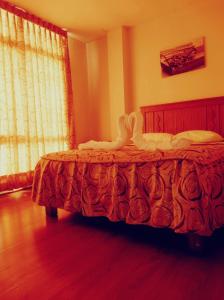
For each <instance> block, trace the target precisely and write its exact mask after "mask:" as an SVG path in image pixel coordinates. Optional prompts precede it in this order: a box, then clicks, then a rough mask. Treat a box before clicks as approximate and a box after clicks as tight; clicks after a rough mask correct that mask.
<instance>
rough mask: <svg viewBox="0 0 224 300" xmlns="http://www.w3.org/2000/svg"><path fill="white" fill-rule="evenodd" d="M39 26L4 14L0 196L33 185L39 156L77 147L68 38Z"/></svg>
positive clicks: (0, 12)
mask: <svg viewBox="0 0 224 300" xmlns="http://www.w3.org/2000/svg"><path fill="white" fill-rule="evenodd" d="M0 4H1V3H0ZM10 8H11V6H10ZM18 11H19V10H18ZM19 12H20V11H19ZM22 13H23V14H24V12H22ZM27 15H28V14H27ZM28 16H30V15H28ZM36 20H37V18H36V19H35V18H34V21H35V22H32V21H31V20H30V18H26V19H25V18H24V17H23V16H20V14H15V13H14V12H10V11H9V10H5V9H2V8H0V192H1V191H4V190H11V189H14V188H19V187H24V186H28V185H30V184H32V175H33V170H34V168H35V165H36V163H37V161H38V159H39V158H40V156H42V155H43V154H45V153H48V152H55V151H62V150H66V149H68V148H71V147H73V146H74V134H73V128H72V124H73V120H72V91H71V76H70V75H71V74H70V68H69V59H68V46H67V35H66V34H64V33H63V34H61V33H60V32H59V33H58V32H56V31H55V30H51V29H49V28H47V27H46V26H40V25H39V24H37V23H38V22H36ZM48 27H49V26H48Z"/></svg>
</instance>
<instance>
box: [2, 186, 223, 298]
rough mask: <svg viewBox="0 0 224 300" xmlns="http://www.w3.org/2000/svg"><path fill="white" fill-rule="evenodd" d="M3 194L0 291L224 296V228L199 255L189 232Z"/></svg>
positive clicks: (9, 294)
mask: <svg viewBox="0 0 224 300" xmlns="http://www.w3.org/2000/svg"><path fill="white" fill-rule="evenodd" d="M30 196H31V191H30V190H25V191H19V192H16V193H11V194H7V195H1V196H0V299H4V300H8V299H9V300H13V299H15V300H20V299H21V300H23V299H34V300H35V299H41V300H44V299H62V300H63V299H66V300H67V299H78V300H87V299H88V300H89V299H96V300H101V299H102V300H103V299H108V300H110V299H111V300H112V299H114V300H115V299H116V300H126V299H127V300H129V299H130V300H135V299H136V300H137V299H138V300H141V299H144V300H145V299H150V300H160V299H161V300H162V299H163V300H164V299H173V300H179V299H180V300H194V299H197V300H199V299H203V300H207V299H208V300H211V299H214V300H216V299H220V300H221V299H224V284H223V278H224V256H223V251H224V241H223V235H224V230H218V231H217V232H216V233H215V234H214V235H213V237H211V238H210V239H209V241H208V245H207V251H205V253H203V254H200V255H197V256H196V255H193V254H192V253H191V252H190V251H189V250H188V248H187V243H186V240H185V237H184V236H182V235H176V234H173V233H171V232H170V231H167V230H164V229H163V230H162V229H152V228H148V227H146V226H135V225H126V224H124V223H112V222H110V221H108V220H107V219H105V218H86V217H82V216H79V215H75V214H71V213H69V212H66V211H63V210H59V213H58V219H49V218H46V216H45V210H44V208H43V207H40V206H38V205H36V204H35V203H33V202H32V201H31V198H30Z"/></svg>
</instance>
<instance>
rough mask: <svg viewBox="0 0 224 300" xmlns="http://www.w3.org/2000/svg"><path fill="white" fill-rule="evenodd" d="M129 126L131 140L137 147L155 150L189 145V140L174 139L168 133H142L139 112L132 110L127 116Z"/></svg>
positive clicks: (141, 119) (141, 121) (141, 118)
mask: <svg viewBox="0 0 224 300" xmlns="http://www.w3.org/2000/svg"><path fill="white" fill-rule="evenodd" d="M128 120H129V126H130V127H132V128H133V136H132V138H131V140H132V141H133V143H134V144H135V146H136V147H137V148H138V149H141V150H148V151H155V150H157V149H158V150H162V151H165V150H171V149H180V148H184V147H186V146H189V145H190V143H191V142H190V141H189V140H186V139H176V138H175V136H174V135H173V134H170V133H163V132H159V133H154V132H152V133H142V128H143V117H142V114H141V113H140V112H132V113H131V114H130V115H129V116H128Z"/></svg>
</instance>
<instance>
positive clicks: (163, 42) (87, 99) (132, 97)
mask: <svg viewBox="0 0 224 300" xmlns="http://www.w3.org/2000/svg"><path fill="white" fill-rule="evenodd" d="M223 11H224V2H223V1H221V0H214V1H213V0H205V1H194V2H189V6H188V9H185V10H184V11H182V10H179V11H175V12H173V14H172V15H166V16H163V17H161V18H157V19H155V20H153V21H148V22H146V23H144V24H141V25H138V26H135V27H132V28H129V29H127V28H123V27H120V28H118V29H114V30H111V31H110V32H108V33H107V36H106V37H104V38H100V39H98V40H95V41H92V42H89V43H87V44H86V45H85V44H83V43H81V42H78V41H70V43H69V44H70V58H71V64H72V76H73V90H74V101H75V118H76V136H77V140H78V142H82V141H85V140H87V139H98V140H103V139H111V138H114V137H115V136H116V134H117V128H116V121H114V120H117V117H118V116H119V115H120V114H122V113H124V112H130V111H132V110H137V109H138V108H139V107H140V106H144V105H148V104H156V103H166V102H177V101H181V100H187V99H197V98H203V97H212V96H220V95H224V84H223V78H224V77H223V69H224V59H223V53H224V39H223V35H224V29H223V28H224V18H223ZM201 36H204V37H205V48H206V67H205V68H202V69H200V70H195V71H190V72H186V73H182V74H179V75H175V76H171V77H166V78H164V77H162V76H161V70H160V62H159V53H160V51H161V50H164V49H169V48H172V47H175V46H178V45H181V44H182V43H186V42H188V41H190V40H191V39H195V38H198V37H201Z"/></svg>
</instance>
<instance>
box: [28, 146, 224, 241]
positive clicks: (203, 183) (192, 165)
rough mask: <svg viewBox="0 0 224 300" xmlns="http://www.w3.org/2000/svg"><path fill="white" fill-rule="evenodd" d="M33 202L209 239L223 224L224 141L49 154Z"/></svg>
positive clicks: (36, 182)
mask: <svg viewBox="0 0 224 300" xmlns="http://www.w3.org/2000/svg"><path fill="white" fill-rule="evenodd" d="M32 198H33V200H34V201H35V202H37V203H38V204H39V205H44V206H52V207H57V208H63V209H66V210H69V211H71V212H78V213H81V214H82V215H85V216H105V217H107V218H109V219H110V220H112V221H121V220H123V221H125V222H126V223H130V224H145V225H149V226H153V227H160V228H161V227H168V228H171V229H172V230H174V231H175V232H178V233H187V232H195V233H197V234H199V235H207V236H209V235H211V234H212V232H213V231H214V230H215V229H216V228H219V227H221V226H223V224H224V143H222V142H220V143H211V144H201V145H196V144H195V145H191V146H190V147H188V148H185V149H181V150H170V151H166V152H163V151H155V152H148V151H142V150H137V149H136V148H135V147H134V146H129V147H124V148H123V149H121V150H116V151H103V150H69V151H64V152H58V153H50V154H47V155H45V156H43V157H42V158H41V159H40V160H39V162H38V163H37V165H36V168H35V173H34V181H33V189H32Z"/></svg>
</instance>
